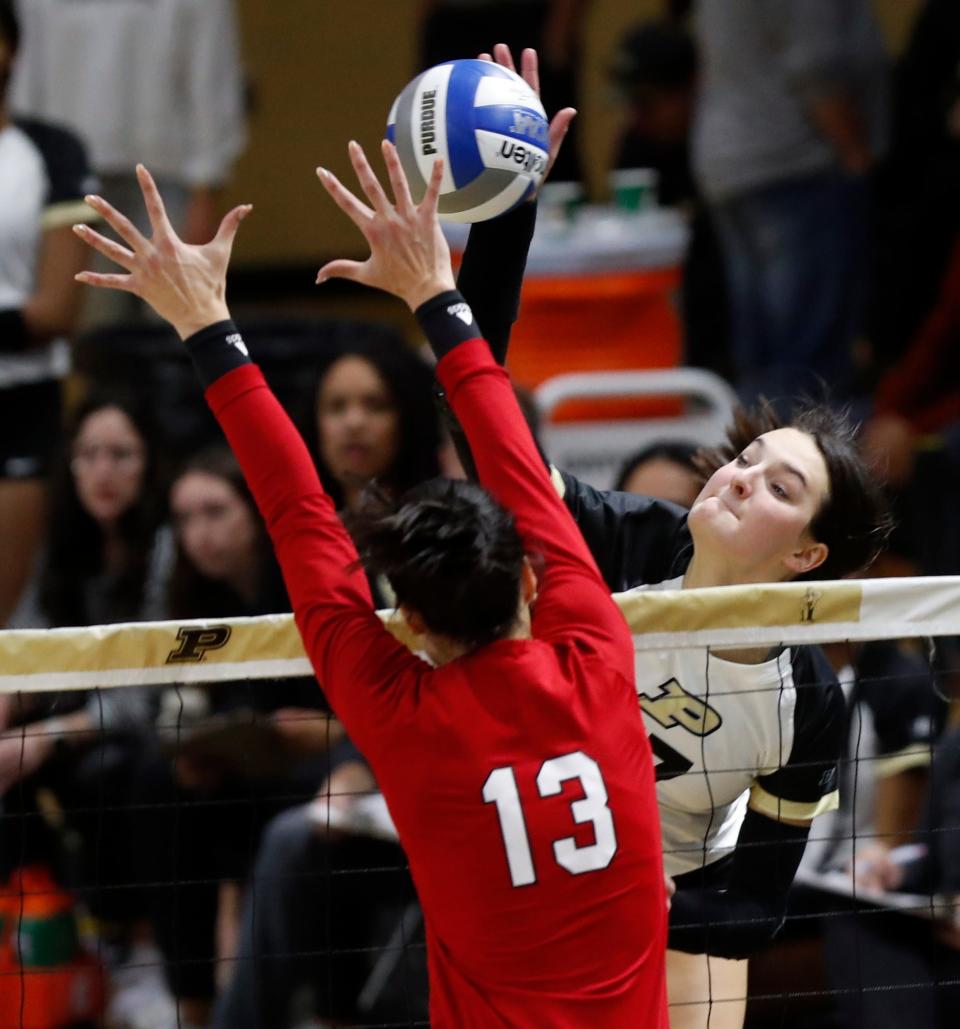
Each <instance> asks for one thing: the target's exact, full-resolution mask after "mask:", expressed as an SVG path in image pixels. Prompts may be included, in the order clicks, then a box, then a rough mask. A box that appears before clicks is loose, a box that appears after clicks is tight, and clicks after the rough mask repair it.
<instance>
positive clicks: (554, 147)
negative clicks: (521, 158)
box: [479, 43, 577, 179]
mask: <svg viewBox="0 0 960 1029" xmlns="http://www.w3.org/2000/svg"><path fill="white" fill-rule="evenodd" d="M479 59H480V60H481V61H490V62H492V63H493V64H499V65H501V66H502V67H504V68H508V69H509V70H510V71H513V72H515V71H516V70H517V67H516V64H515V63H514V60H513V54H511V53H510V47H508V46H507V45H506V43H497V44H496V45H495V46H494V48H493V53H492V54H488V53H484V54H480V55H479ZM519 74H520V76H521V77H522V78H523V80H524V82H526V84H527V85H528V86H529V87H530V88H531V89H532V90H533V91H534V93H536V94H537V96H539V95H540V63H539V59H538V57H537V51H536V50H533V49H532V48H530V47H527V48H526V49H524V50H522V51H521V52H520V72H519ZM576 116H577V111H576V108H574V107H562V108H561V109H560V110H559V111H557V113H556V114H555V115H554V116H553V117H552V118H551V119H550V158H549V160H548V161H547V170H546V173H545V174H544V179H546V177H547V176H548V175H549V174H550V169H551V168H552V167H553V164H554V162H555V161H556V159H557V154H559V153H560V147H561V145H562V143H563V140H564V138H565V137H566V135H567V133H568V132H569V131H570V124H571V122H572V121H573V119H574V118H576Z"/></svg>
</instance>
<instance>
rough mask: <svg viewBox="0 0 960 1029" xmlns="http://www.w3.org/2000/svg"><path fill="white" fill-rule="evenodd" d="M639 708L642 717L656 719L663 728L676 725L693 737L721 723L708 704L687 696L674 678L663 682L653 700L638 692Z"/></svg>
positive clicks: (697, 698)
mask: <svg viewBox="0 0 960 1029" xmlns="http://www.w3.org/2000/svg"><path fill="white" fill-rule="evenodd" d="M640 707H641V709H642V710H643V712H644V714H647V715H649V716H650V717H651V718H654V719H656V720H657V721H658V722H659V723H660V724H661V725H662V726H663V727H664V728H665V729H672V728H673V727H674V726H675V725H679V726H681V727H682V728H684V729H686V730H687V732H692V733H693V734H694V736H709V735H710V733H712V732H714V731H715V730H716V729H719V728H720V725H721V724H722V722H723V719H722V718H721V717H720V715H718V714H717V712H716V711H714V710H713V708H712V707H710V705H709V704H705V703H704V702H703V701H702V700H701V699H700V698H699V697H695V696H693V694H691V693H687V691H686V690H685V689H684V688H683V687H682V686H681V685H680V683H678V682H677V680H676V679H670V680H669V681H667V682H665V683H664V684H663V685H662V686H661V687H660V692H659V693H658V694H657V695H656V696H654V697H651V696H650V695H649V694H647V693H641V694H640Z"/></svg>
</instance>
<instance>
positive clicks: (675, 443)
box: [613, 440, 702, 491]
mask: <svg viewBox="0 0 960 1029" xmlns="http://www.w3.org/2000/svg"><path fill="white" fill-rule="evenodd" d="M699 449H700V448H699V447H698V446H697V445H696V444H695V443H687V442H684V441H683V440H660V441H658V442H655V443H651V444H650V445H649V446H647V447H644V448H643V449H642V450H638V451H636V452H635V453H633V454H631V455H630V456H629V457H628V458H627V459H626V461H624V462H623V464H622V465H621V466H620V471H619V472H618V473H617V480H616V485H615V486H614V487H613V488H614V489H615V490H621V491H622V490H623V488H624V487H625V486H626V484H627V482H628V481H629V479H630V476H631V475H633V473H634V472H635V471H636V470H637V469H638V468H639V467H640V466H641V465H645V464H646V463H647V462H648V461H670V462H671V463H672V464H678V465H680V466H682V467H683V468H689V469H690V471H691V472H694V473H695V474H696V475H701V474H702V473H701V471H700V468H699V467H698V466H697V462H696V456H697V452H698V451H699Z"/></svg>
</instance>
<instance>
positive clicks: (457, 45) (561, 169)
mask: <svg viewBox="0 0 960 1029" xmlns="http://www.w3.org/2000/svg"><path fill="white" fill-rule="evenodd" d="M590 6H591V0H421V12H422V13H421V17H422V26H423V27H422V29H421V57H420V65H421V68H420V70H424V69H426V68H431V67H433V65H435V64H441V63H442V62H443V61H449V60H452V59H454V58H462V57H476V56H477V54H479V53H481V52H485V51H489V50H490V48H491V47H492V46H493V39H492V38H491V32H492V31H493V28H492V27H493V26H496V32H497V41H499V42H503V43H506V44H507V45H508V46H509V47H510V49H511V51H513V52H514V53H517V54H519V53H520V51H521V50H522V49H523V48H524V47H533V48H534V49H536V51H537V52H538V54H539V55H540V96H541V98H542V100H543V103H544V106H545V108H546V109H547V110H548V111H558V110H560V108H562V107H568V106H576V97H577V68H578V64H579V57H580V50H581V40H582V38H583V26H584V23H585V21H586V18H587V15H588V13H589V9H590ZM550 178H551V181H553V182H567V181H569V182H578V181H580V179H581V178H582V171H581V165H580V158H579V152H578V136H577V127H576V123H574V124H573V125H572V126H571V127H570V130H569V131H568V133H567V143H566V146H565V147H564V148H563V150H562V151H561V152H560V154H559V156H558V158H557V161H556V163H555V164H554V166H553V169H552V171H551V172H550Z"/></svg>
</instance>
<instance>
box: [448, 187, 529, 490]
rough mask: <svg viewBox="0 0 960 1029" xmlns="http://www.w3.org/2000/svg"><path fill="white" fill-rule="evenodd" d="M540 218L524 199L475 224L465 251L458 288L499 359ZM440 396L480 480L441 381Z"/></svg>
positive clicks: (470, 472) (464, 460)
mask: <svg viewBox="0 0 960 1029" xmlns="http://www.w3.org/2000/svg"><path fill="white" fill-rule="evenodd" d="M536 222H537V205H536V203H535V202H531V203H525V204H520V205H519V207H516V208H514V210H512V211H508V212H507V213H506V214H504V215H502V216H501V217H499V218H493V219H492V220H490V221H486V222H478V223H477V224H476V225H474V226H472V227H471V229H470V235H469V237H468V239H467V247H466V249H465V250H464V252H463V261H462V262H461V264H460V274H459V275H458V276H457V288H458V289H459V291H460V293H462V294H463V299H464V300H465V301H466V302H467V304H469V306H470V308H471V309H472V311H473V317H474V318H475V319H476V321H477V324H478V325H479V326H480V331H481V332H482V333H483V337H484V339H486V341H487V343H489V345H490V350H491V352H492V354H493V357H494V360H495V361H496V362H497V363H498V364H506V361H507V347H508V345H509V343H510V331H511V329H512V328H513V323H514V322H515V321H516V320H517V316H518V314H519V313H520V289H521V287H522V285H523V272H524V269H525V268H526V265H527V253H528V252H529V250H530V243H531V241H532V239H533V230H534V227H535V226H536ZM434 398H435V400H436V405H437V413H438V414H439V416H440V421H441V423H442V424H443V426H444V428H445V429H446V430H447V432H448V433H449V434H450V439H451V440H452V441H453V445H454V447H455V448H456V451H457V455H458V456H459V458H460V463H461V464H462V465H463V467H464V470H465V471H466V473H467V476H468V477H469V478H471V479H473V480H474V481H476V479H477V474H476V467H475V465H474V461H473V454H471V452H470V444H469V443H468V442H467V438H466V436H465V435H464V433H463V430H462V429H461V428H460V424H459V422H458V421H457V419H456V418H455V417H454V414H453V411H451V410H450V405H449V404H448V403H447V398H446V395H445V394H444V392H443V390H442V389H441V388H440V385H439V383H437V384H435V387H434Z"/></svg>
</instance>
